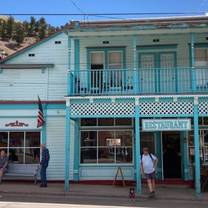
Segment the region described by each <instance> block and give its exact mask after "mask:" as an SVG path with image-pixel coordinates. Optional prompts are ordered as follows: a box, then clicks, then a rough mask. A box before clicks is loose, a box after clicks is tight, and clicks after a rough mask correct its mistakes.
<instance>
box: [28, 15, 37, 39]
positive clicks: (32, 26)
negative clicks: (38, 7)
mask: <svg viewBox="0 0 208 208" xmlns="http://www.w3.org/2000/svg"><path fill="white" fill-rule="evenodd" d="M35 24H36V19H35V18H34V17H30V23H29V31H28V35H29V36H34V35H35Z"/></svg>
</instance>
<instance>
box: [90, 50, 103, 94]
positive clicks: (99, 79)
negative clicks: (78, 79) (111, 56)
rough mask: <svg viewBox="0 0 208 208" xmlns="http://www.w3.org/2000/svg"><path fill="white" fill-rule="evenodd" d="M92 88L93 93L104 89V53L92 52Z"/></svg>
mask: <svg viewBox="0 0 208 208" xmlns="http://www.w3.org/2000/svg"><path fill="white" fill-rule="evenodd" d="M90 69H91V73H90V89H91V92H92V93H100V92H101V91H102V89H103V70H104V53H103V52H102V51H94V52H91V53H90Z"/></svg>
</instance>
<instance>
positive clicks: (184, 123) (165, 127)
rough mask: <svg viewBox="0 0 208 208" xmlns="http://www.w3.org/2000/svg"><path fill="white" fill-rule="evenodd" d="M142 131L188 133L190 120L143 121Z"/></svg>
mask: <svg viewBox="0 0 208 208" xmlns="http://www.w3.org/2000/svg"><path fill="white" fill-rule="evenodd" d="M142 130H143V131H189V130H191V119H143V120H142Z"/></svg>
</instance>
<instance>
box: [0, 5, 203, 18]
mask: <svg viewBox="0 0 208 208" xmlns="http://www.w3.org/2000/svg"><path fill="white" fill-rule="evenodd" d="M76 8H79V7H77V6H76ZM79 10H80V8H79ZM80 11H82V10H80ZM205 13H206V11H203V12H119V13H85V12H83V11H82V12H81V13H0V15H5V16H12V15H15V16H31V15H32V16H83V15H86V16H134V15H136V16H140V15H141V16H143V15H203V14H205Z"/></svg>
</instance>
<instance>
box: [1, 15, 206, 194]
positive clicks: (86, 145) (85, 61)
mask: <svg viewBox="0 0 208 208" xmlns="http://www.w3.org/2000/svg"><path fill="white" fill-rule="evenodd" d="M207 32H208V18H207V17H206V16H199V17H197V16H196V17H170V18H168V17H166V18H156V19H151V18H150V19H138V20H125V21H124V20H119V21H100V22H99V21H97V22H78V21H74V22H71V23H70V24H68V26H67V27H66V28H64V29H63V31H61V32H58V33H56V34H54V35H52V36H50V37H49V38H47V39H45V40H43V41H41V42H39V43H37V44H35V45H33V46H31V47H29V48H26V49H23V50H22V51H20V52H17V53H16V54H14V55H11V56H10V57H8V58H6V59H4V60H3V61H2V62H1V64H0V145H1V146H0V148H1V149H2V148H4V149H5V148H6V149H7V151H8V154H9V155H12V156H11V161H13V162H14V163H17V164H18V165H27V164H31V163H38V158H39V155H40V150H39V147H38V146H39V143H40V142H41V141H42V142H44V143H46V144H47V146H48V148H49V150H50V152H51V162H50V165H49V169H48V177H49V179H50V180H65V189H66V190H69V186H70V183H69V180H72V181H89V182H90V181H106V182H107V181H112V180H114V177H115V174H116V171H117V169H118V167H120V168H121V169H122V172H123V174H124V178H125V180H129V181H135V182H136V190H137V191H138V192H141V180H142V178H141V175H140V159H141V148H142V147H144V146H145V147H146V146H147V147H149V149H150V150H151V152H152V153H154V154H155V155H156V156H157V157H158V159H159V164H158V171H157V178H158V179H159V180H165V181H169V180H172V179H174V180H175V179H177V180H181V181H189V180H194V181H195V189H196V193H197V194H199V193H200V192H201V187H200V175H201V174H200V167H201V165H206V164H207V162H208V118H207V116H208V96H207V92H208V35H207ZM37 95H39V96H40V98H41V100H42V101H43V107H44V114H45V117H46V125H45V126H44V127H43V128H42V129H37V128H36V126H35V122H36V114H37ZM14 155H15V157H16V158H15V157H14ZM14 158H15V160H14ZM17 164H16V165H17Z"/></svg>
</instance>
